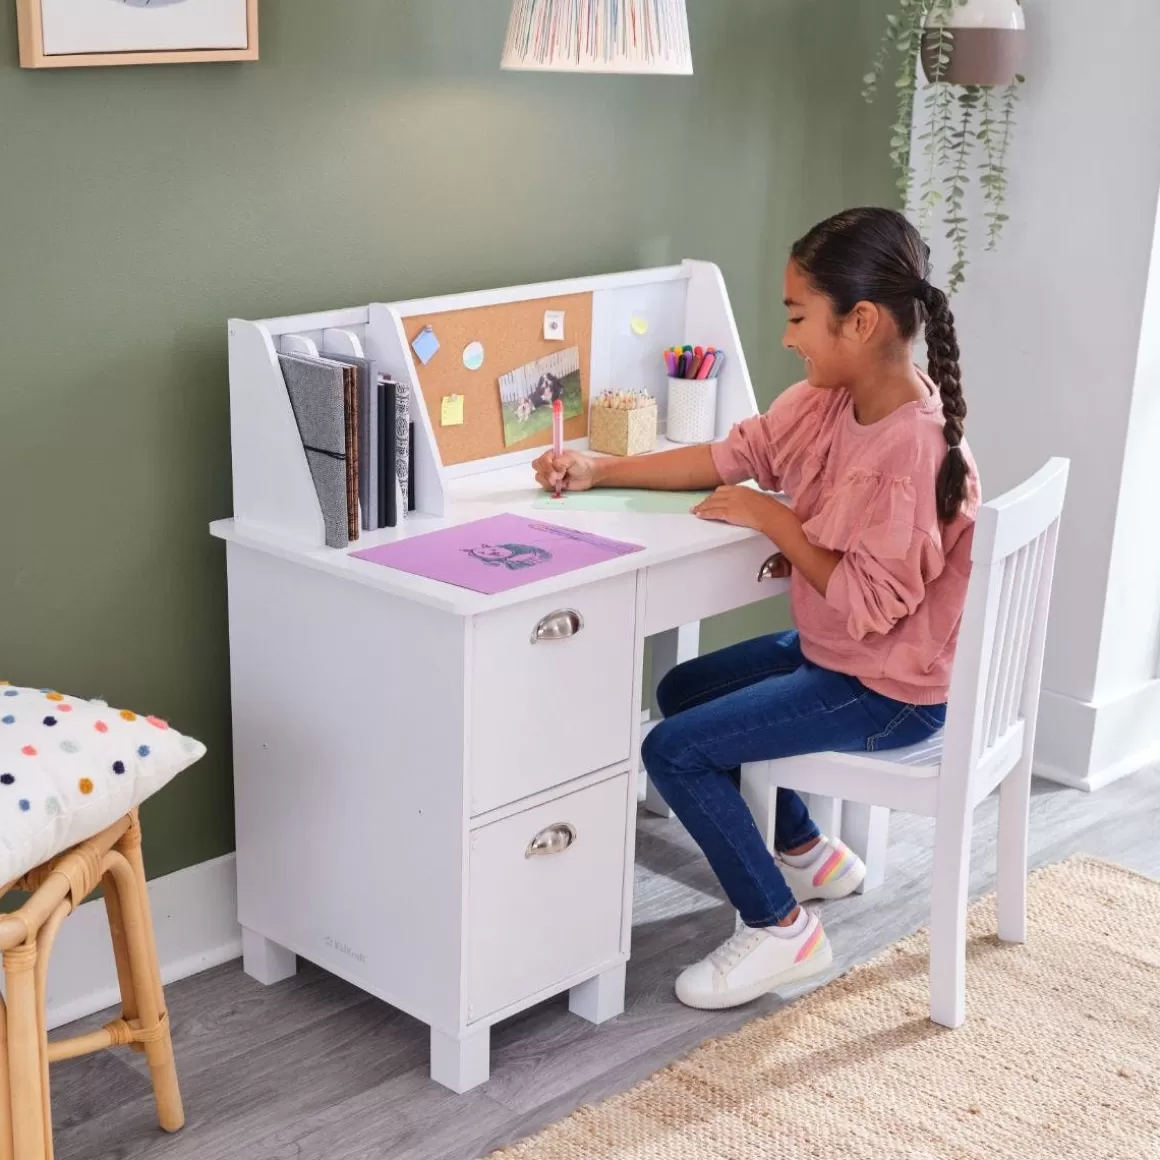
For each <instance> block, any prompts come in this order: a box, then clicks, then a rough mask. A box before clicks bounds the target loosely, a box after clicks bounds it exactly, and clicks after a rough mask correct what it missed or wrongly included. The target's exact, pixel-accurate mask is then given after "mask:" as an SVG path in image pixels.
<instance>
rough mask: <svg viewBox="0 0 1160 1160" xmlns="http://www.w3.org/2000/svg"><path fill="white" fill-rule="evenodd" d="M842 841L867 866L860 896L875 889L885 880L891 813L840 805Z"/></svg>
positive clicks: (854, 804)
mask: <svg viewBox="0 0 1160 1160" xmlns="http://www.w3.org/2000/svg"><path fill="white" fill-rule="evenodd" d="M842 841H843V842H845V843H846V845H847V846H849V847H850V849H851V850H853V851H854V853H855V854H857V855H858V857H859V858H861V859H862V861H863V862H864V863H865V864H866V877H865V878H864V879H863V880H862V885H861V886H859V887H858V893H859V894H865V893H866V891H867V890H876V889H877V888H878V887H879V886H881V885H882V883H883V881H884V879H885V878H886V851H887V848H888V846H889V844H890V811H889V810H888V809H886V807H885V806H868V805H866V804H865V803H863V802H843V803H842Z"/></svg>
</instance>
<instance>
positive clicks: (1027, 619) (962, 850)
mask: <svg viewBox="0 0 1160 1160" xmlns="http://www.w3.org/2000/svg"><path fill="white" fill-rule="evenodd" d="M1068 466H1069V465H1068V461H1067V460H1066V459H1053V460H1051V461H1050V462H1049V463H1048V464H1046V465H1045V466H1044V467H1043V468H1042V469H1041V470H1040V471H1039V472H1037V473H1036V474H1035V475H1034V476H1033V477H1032V478H1031V479H1029V480H1027V482H1026V483H1023V484H1022V485H1020V486H1019V487H1017V488H1015V489H1014V490H1013V491H1010V492H1008V493H1007V494H1006V495H1004V496H1001V497H1000V498H999V499H996V500H994V501H992V502H991V503H989V504H986V505H985V506H983V507H981V508H980V509H979V514H978V522H977V524H976V526H975V532H974V543H973V546H972V551H971V561H972V568H971V579H970V584H969V586H968V590H967V603H966V609H965V611H964V614H963V622H962V628H961V631H960V634H959V641H958V650H957V655H956V659H955V666H954V672H953V674H952V677H951V691H950V699H949V702H948V705H947V721H946V728H945V730H944V731H943V733H942V734H940V735H938V736H936V737H934V738H932V739H931V740H930V741H928V742H925V743H923V744H922V745H917V746H913V747H911V748H909V749H899V750H894V751H893V752H891V751H886V752H881V753H874V754H861V753H858V754H852V753H816V754H809V755H806V756H802V757H793V758H783V759H782V760H779V761H765V762H759V763H755V764H752V765H747V766H745V767H744V768H743V769H742V775H741V776H742V792H743V793H744V795H745V799H746V801H747V802H748V803H749V806H750V808H751V809H752V810H753V814H754V817H755V818H756V819H757V824H758V826H759V827H760V829H761V831H762V833H763V834H764V835H765V837H766V840H767V841H771V840H772V837H773V821H774V818H773V814H774V809H775V805H776V801H777V794H776V788H777V787H779V786H781V787H784V788H786V789H792V790H797V791H798V792H800V793H808V794H816V795H824V796H826V797H830V798H832V799H835V800H837V801H842V802H844V803H846V805H847V806H848V805H850V804H852V803H857V806H858V807H859V808H860V811H861V812H860V814H859V816H860V817H861V819H862V820H863V829H864V830H865V829H869V830H876V831H878V838H880V837H881V836H882V835H884V834H885V823H886V820H887V819H888V817H889V814H888V811H889V810H905V811H906V812H908V813H915V814H923V815H926V816H927V817H933V818H934V819H935V849H934V880H933V883H932V889H931V923H930V1014H931V1019H933V1020H934V1022H936V1023H940V1024H942V1025H943V1026H944V1027H958V1026H959V1025H960V1024H961V1023H962V1022H963V1020H964V1019H965V1018H966V987H965V975H966V911H967V879H968V871H969V867H970V849H971V829H972V822H973V816H974V809H975V806H977V805H978V804H979V802H981V801H982V800H983V799H984V798H985V797H987V795H988V794H990V793H991V792H992V791H993V790H994V789H995V788H996V787H999V840H998V883H997V891H998V908H999V937H1000V938H1001V939H1003V940H1004V941H1006V942H1023V941H1024V940H1025V938H1026V928H1027V821H1028V814H1029V812H1030V793H1031V757H1032V749H1033V746H1034V744H1035V722H1036V718H1037V716H1038V711H1039V690H1040V681H1041V679H1042V675H1043V646H1044V641H1045V637H1046V630H1047V613H1048V605H1049V603H1050V599H1051V579H1052V574H1053V572H1054V568H1055V547H1056V540H1057V537H1058V531H1059V519H1060V515H1061V513H1062V510H1063V500H1064V493H1065V490H1066V487H1067V473H1068ZM874 807H885V808H884V809H876V808H874ZM868 818H869V819H870V820H868V821H867V820H866V819H868ZM875 840H878V839H877V838H876V839H875ZM871 855H872V856H873V851H871Z"/></svg>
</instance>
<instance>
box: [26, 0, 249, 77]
mask: <svg viewBox="0 0 1160 1160" xmlns="http://www.w3.org/2000/svg"><path fill="white" fill-rule="evenodd" d="M16 15H17V24H18V27H19V33H20V65H21V67H22V68H69V67H77V66H84V65H111V64H183V63H185V64H188V63H192V62H195V61H217V60H257V59H258V0H16Z"/></svg>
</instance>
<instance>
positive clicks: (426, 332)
mask: <svg viewBox="0 0 1160 1160" xmlns="http://www.w3.org/2000/svg"><path fill="white" fill-rule="evenodd" d="M411 349H412V350H413V351H414V352H415V353H416V354H417V355H418V356H419V361H420V362H421V363H422V364H423V365H424V366H426V365H427V364H428V363H429V362H430V361H431V360H432V359H433V358H434V357H435V355H436V352H437V351H438V350H439V340H438V339H437V338H436V337H435V331H433V330H432V329H431V327H429V326H425V327H423V329H422V330H421V331H419V333H418V334H417V335H415V340H414V342H412V343H411Z"/></svg>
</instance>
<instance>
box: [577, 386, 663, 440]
mask: <svg viewBox="0 0 1160 1160" xmlns="http://www.w3.org/2000/svg"><path fill="white" fill-rule="evenodd" d="M656 441H657V401H656V399H654V398H653V397H652V396H651V395H640V394H617V393H615V392H608V393H606V394H603V395H601V396H600V397H599V398H597V399H596V400H595V401H594V402H593V404H592V410H591V412H590V413H589V416H588V446H589V448H590V449H591V450H592V451H601V452H603V453H604V454H606V455H647V454H648V453H649V452H650V451H652V449H653V448H654V447H655V446H656Z"/></svg>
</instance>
